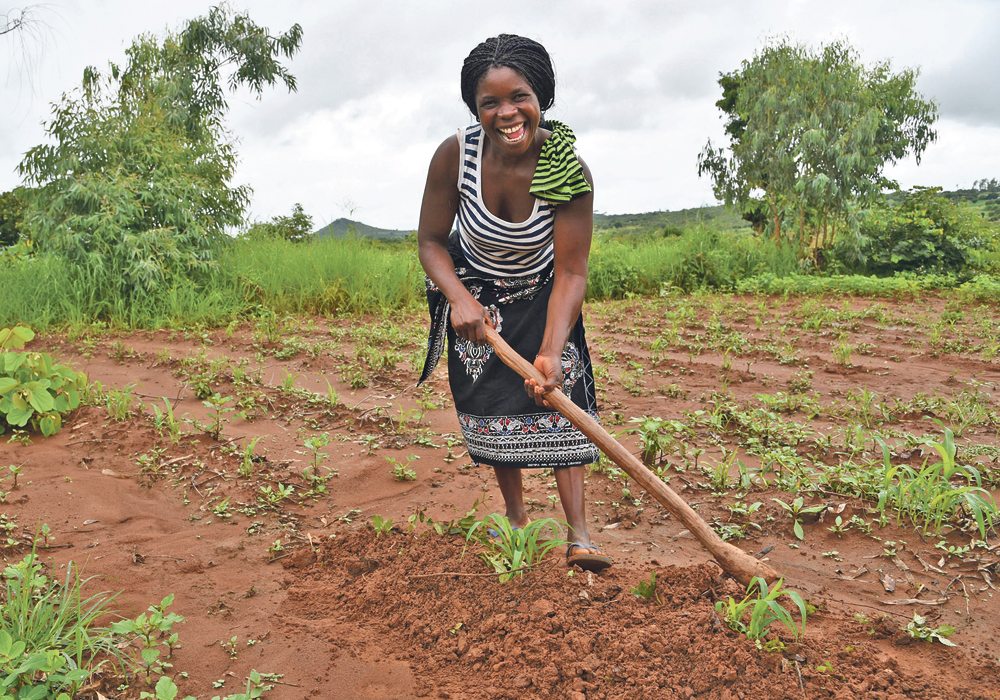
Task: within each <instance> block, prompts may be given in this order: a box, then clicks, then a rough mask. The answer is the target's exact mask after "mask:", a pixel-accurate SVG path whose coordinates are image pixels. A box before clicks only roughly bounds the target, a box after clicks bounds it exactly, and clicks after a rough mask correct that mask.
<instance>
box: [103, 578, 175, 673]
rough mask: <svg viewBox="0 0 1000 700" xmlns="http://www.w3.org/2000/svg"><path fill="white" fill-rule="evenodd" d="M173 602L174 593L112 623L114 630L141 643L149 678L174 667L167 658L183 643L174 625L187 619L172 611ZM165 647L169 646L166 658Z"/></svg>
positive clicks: (140, 648) (142, 658) (142, 666)
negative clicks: (170, 609) (130, 616)
mask: <svg viewBox="0 0 1000 700" xmlns="http://www.w3.org/2000/svg"><path fill="white" fill-rule="evenodd" d="M173 603H174V596H173V594H171V595H168V596H167V597H165V598H164V599H163V600H161V601H160V603H159V604H158V605H150V606H149V607H148V608H147V609H146V612H144V613H140V614H139V615H138V616H136V617H134V618H126V619H124V620H119V621H118V622H113V623H111V631H112V632H114V633H115V634H118V635H122V636H123V637H125V638H126V639H127V640H129V641H130V642H131V641H138V642H139V661H140V665H141V668H142V669H143V671H144V673H145V676H146V680H147V681H149V680H151V679H152V676H153V674H157V673H163V672H164V671H165V670H167V669H169V668H171V666H172V664H171V663H170V662H169V661H168V660H167V659H169V658H171V657H172V656H173V653H174V649H176V648H177V647H178V646H180V643H179V638H178V634H177V632H175V631H174V625H176V624H179V623H181V622H184V618H183V617H182V616H181V615H178V614H177V613H175V612H171V611H168V608H169V607H170V606H171V605H173ZM161 647H164V648H165V649H166V652H167V653H166V657H165V658H164V656H163V650H162V649H161Z"/></svg>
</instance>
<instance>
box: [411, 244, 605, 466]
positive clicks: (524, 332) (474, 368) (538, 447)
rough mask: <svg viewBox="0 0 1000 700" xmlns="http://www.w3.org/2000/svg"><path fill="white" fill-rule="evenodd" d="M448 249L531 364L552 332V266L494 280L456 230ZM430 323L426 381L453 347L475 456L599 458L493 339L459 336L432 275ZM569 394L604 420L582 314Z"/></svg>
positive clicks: (572, 348)
mask: <svg viewBox="0 0 1000 700" xmlns="http://www.w3.org/2000/svg"><path fill="white" fill-rule="evenodd" d="M448 251H449V253H450V254H451V257H452V260H453V262H454V263H455V272H456V274H457V275H458V277H459V279H461V280H462V283H463V284H464V285H465V287H466V289H468V290H469V292H470V293H471V294H472V296H473V297H475V298H476V299H477V300H478V301H479V303H480V304H482V305H483V306H484V307H486V309H487V310H488V313H489V314H490V318H491V319H492V320H493V324H494V326H495V327H496V329H497V331H498V332H499V333H500V335H501V336H502V337H503V338H504V340H506V341H507V342H508V343H509V344H510V345H511V347H513V348H514V350H516V351H517V352H518V353H520V355H521V356H522V357H525V358H527V359H528V361H529V362H530V361H531V360H533V359H534V357H535V355H536V354H537V353H538V348H539V347H540V346H541V343H542V335H543V334H544V332H545V319H546V315H547V311H548V304H549V296H550V294H551V293H552V281H553V269H552V266H551V265H550V266H549V267H547V268H546V269H545V270H543V271H541V272H540V273H538V274H534V275H530V276H527V277H507V278H491V277H487V276H484V274H483V273H481V272H479V271H477V270H474V269H472V268H471V267H469V265H468V264H467V262H466V260H465V257H464V255H463V254H462V251H461V249H460V247H459V245H458V243H457V240H456V237H455V235H454V234H453V235H452V237H451V238H450V239H449V246H448ZM427 303H428V306H429V309H430V316H431V328H430V335H429V337H428V341H427V358H426V360H425V362H424V370H423V372H422V373H421V375H420V383H422V382H423V381H424V380H426V379H427V378H428V377H429V376H430V374H431V372H433V371H434V368H435V366H436V365H437V363H438V360H439V359H440V357H441V354H442V352H443V351H444V349H445V346H446V344H447V348H448V382H449V384H450V386H451V393H452V396H453V398H454V401H455V409H456V411H457V412H458V422H459V425H460V426H461V429H462V435H463V437H464V438H465V444H466V447H467V448H468V451H469V456H470V457H471V458H472V459H473V460H474V461H475V462H477V463H479V464H487V465H490V466H494V467H513V468H521V469H524V468H530V467H569V466H577V465H581V464H590V463H592V462H595V461H597V458H598V451H597V448H596V447H595V446H594V445H593V443H591V442H590V441H589V440H588V439H587V437H586V436H585V435H583V433H581V432H580V431H579V430H578V429H577V428H575V427H574V426H573V424H572V423H570V422H569V421H568V420H566V419H565V418H564V417H562V416H561V415H560V414H559V413H558V412H556V411H552V410H549V409H545V408H543V407H540V406H538V405H537V404H535V402H534V401H533V400H532V399H531V398H530V397H529V396H528V394H527V392H525V390H524V380H523V379H521V377H520V376H519V375H518V374H517V373H516V372H514V370H512V369H510V368H509V367H507V366H506V365H505V364H504V363H503V362H502V361H501V360H500V358H499V357H497V356H496V355H495V353H494V352H493V348H492V347H491V346H490V345H488V344H477V343H473V342H471V341H468V340H464V339H462V338H460V337H458V336H457V335H456V334H455V331H454V329H453V328H452V326H451V313H450V312H451V308H450V304H449V303H448V300H447V299H445V297H444V294H442V293H441V291H440V290H439V289H438V288H437V287H436V286H435V285H434V284H433V283H432V282H431V281H430V280H429V279H428V280H427ZM562 371H563V391H564V392H565V393H566V394H567V395H568V396H569V397H570V398H571V399H572V400H573V403H575V404H576V405H577V406H579V407H580V408H582V409H583V410H585V411H587V412H588V413H589V414H590V415H591V416H593V417H594V418H595V419H596V418H597V399H596V395H595V391H594V374H593V369H592V367H591V364H590V354H589V352H588V350H587V341H586V338H585V336H584V328H583V316H582V315H581V317H580V318H578V319H577V321H576V324H575V325H574V326H573V330H572V331H571V332H570V335H569V340H568V341H567V343H566V347H565V349H564V350H563V353H562Z"/></svg>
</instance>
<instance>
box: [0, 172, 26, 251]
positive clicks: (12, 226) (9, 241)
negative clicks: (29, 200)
mask: <svg viewBox="0 0 1000 700" xmlns="http://www.w3.org/2000/svg"><path fill="white" fill-rule="evenodd" d="M24 192H25V188H23V187H17V188H15V189H13V190H11V191H10V192H3V193H0V248H3V247H5V246H12V245H14V244H15V243H17V242H18V240H19V239H20V238H21V227H22V223H21V220H22V219H23V218H24Z"/></svg>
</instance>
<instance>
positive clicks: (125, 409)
mask: <svg viewBox="0 0 1000 700" xmlns="http://www.w3.org/2000/svg"><path fill="white" fill-rule="evenodd" d="M134 391H135V384H129V385H128V386H127V387H125V388H123V389H108V391H107V393H105V394H104V407H105V408H106V409H107V410H108V416H110V418H111V419H112V420H114V421H117V422H119V423H121V422H122V421H124V420H128V418H129V417H130V416H131V415H132V406H133V405H134V403H135V396H134V395H133V392H134Z"/></svg>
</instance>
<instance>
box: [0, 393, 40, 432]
mask: <svg viewBox="0 0 1000 700" xmlns="http://www.w3.org/2000/svg"><path fill="white" fill-rule="evenodd" d="M10 402H11V407H10V409H9V410H8V411H7V422H8V423H10V424H11V425H13V426H16V427H18V428H23V427H24V426H25V425H27V424H28V421H29V420H31V416H32V414H33V413H34V410H32V408H31V406H29V405H28V402H27V401H25V400H24V397H22V396H21V395H20V394H14V395H13V396H12V397H11V399H10Z"/></svg>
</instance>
